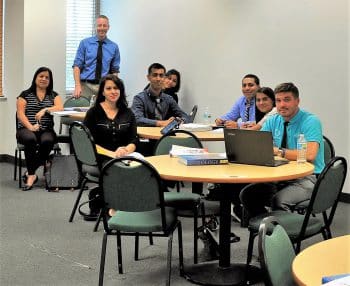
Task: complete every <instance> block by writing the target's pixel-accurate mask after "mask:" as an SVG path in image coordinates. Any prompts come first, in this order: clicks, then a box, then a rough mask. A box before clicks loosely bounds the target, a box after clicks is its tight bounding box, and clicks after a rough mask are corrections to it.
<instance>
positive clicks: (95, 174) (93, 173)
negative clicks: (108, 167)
mask: <svg viewBox="0 0 350 286" xmlns="http://www.w3.org/2000/svg"><path fill="white" fill-rule="evenodd" d="M82 172H83V174H84V176H85V177H86V178H87V179H88V180H89V181H92V182H95V183H98V180H99V176H100V170H99V169H98V167H97V166H89V165H82Z"/></svg>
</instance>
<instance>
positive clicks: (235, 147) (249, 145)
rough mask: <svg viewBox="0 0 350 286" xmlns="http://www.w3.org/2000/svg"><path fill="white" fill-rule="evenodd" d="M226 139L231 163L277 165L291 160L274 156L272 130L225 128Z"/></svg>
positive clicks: (226, 147)
mask: <svg viewBox="0 0 350 286" xmlns="http://www.w3.org/2000/svg"><path fill="white" fill-rule="evenodd" d="M224 139H225V149H226V154H227V159H228V161H229V162H230V163H237V164H249V165H259V166H270V167H276V166H280V165H283V164H287V163H288V162H289V161H288V160H287V159H282V160H276V159H275V158H274V154H273V141H272V133H271V132H268V131H255V130H246V129H228V128H225V129H224Z"/></svg>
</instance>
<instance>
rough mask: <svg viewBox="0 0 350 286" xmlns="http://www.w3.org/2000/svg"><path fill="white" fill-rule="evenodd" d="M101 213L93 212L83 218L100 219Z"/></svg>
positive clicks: (89, 219) (87, 219) (88, 219)
mask: <svg viewBox="0 0 350 286" xmlns="http://www.w3.org/2000/svg"><path fill="white" fill-rule="evenodd" d="M98 216H99V213H95V212H91V211H90V214H87V215H84V216H83V218H84V220H86V221H96V220H97V219H98Z"/></svg>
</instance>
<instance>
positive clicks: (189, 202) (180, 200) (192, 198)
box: [164, 192, 201, 210]
mask: <svg viewBox="0 0 350 286" xmlns="http://www.w3.org/2000/svg"><path fill="white" fill-rule="evenodd" d="M200 198H201V197H200V195H198V194H194V193H191V192H165V193H164V203H165V205H166V206H170V207H173V208H176V209H191V210H192V209H193V207H194V205H197V204H199V202H200Z"/></svg>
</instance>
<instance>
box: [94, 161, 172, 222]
mask: <svg viewBox="0 0 350 286" xmlns="http://www.w3.org/2000/svg"><path fill="white" fill-rule="evenodd" d="M99 186H100V188H101V190H102V194H103V196H102V198H103V200H104V202H105V207H106V208H107V209H110V208H113V209H115V210H116V211H125V212H145V211H152V210H156V209H160V210H161V213H162V218H163V219H164V220H163V226H164V227H165V225H166V224H165V212H164V193H163V191H162V182H161V178H160V176H159V174H158V172H157V171H156V169H155V168H154V167H153V166H152V165H151V164H149V163H148V162H146V161H144V160H142V159H137V158H134V157H123V158H116V159H113V160H110V161H109V162H108V163H107V164H106V165H105V166H104V167H103V168H102V171H101V175H100V181H99Z"/></svg>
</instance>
